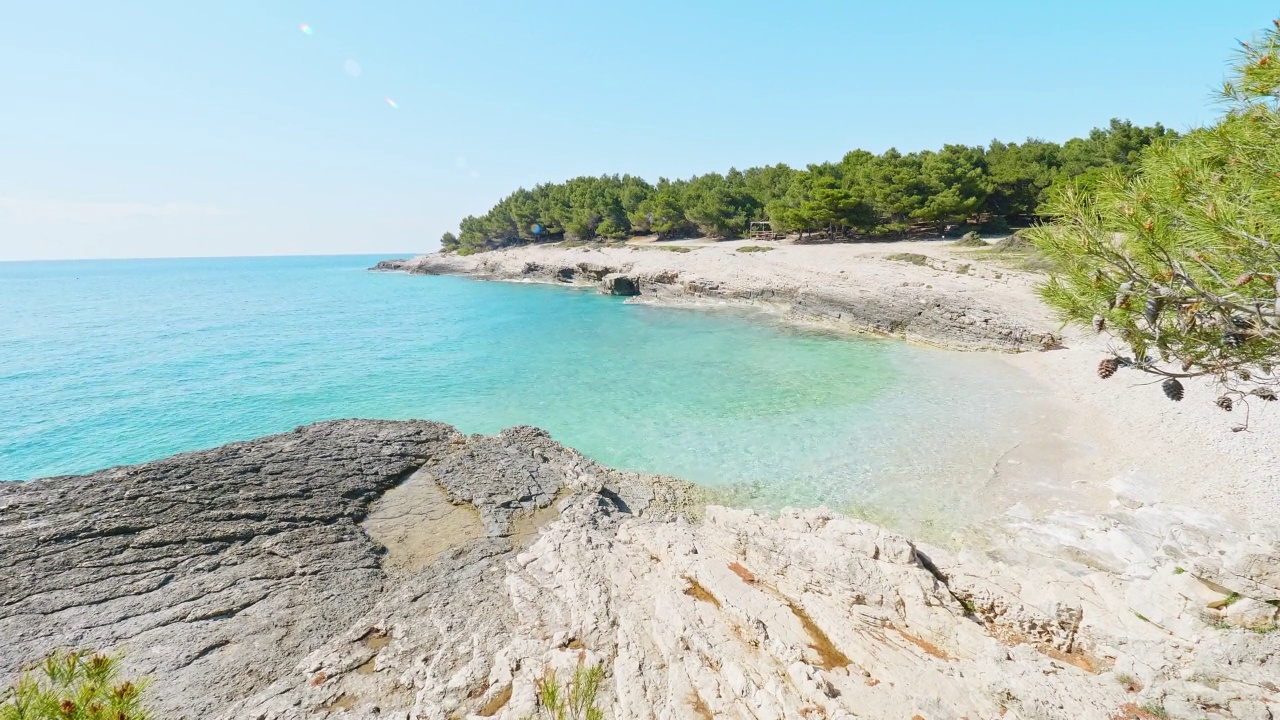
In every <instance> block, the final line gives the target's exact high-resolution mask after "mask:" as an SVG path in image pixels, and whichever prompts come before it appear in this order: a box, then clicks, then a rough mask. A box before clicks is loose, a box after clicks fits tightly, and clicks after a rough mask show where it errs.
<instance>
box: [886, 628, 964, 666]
mask: <svg viewBox="0 0 1280 720" xmlns="http://www.w3.org/2000/svg"><path fill="white" fill-rule="evenodd" d="M890 627H893V626H890ZM893 629H894V630H897V631H898V634H899V635H901V636H902V639H903V640H906V641H907V642H909V643H911V644H912V645H915V646H916V647H918V648H920V649H921V650H923V651H924V653H925V654H926V655H930V656H932V657H936V658H938V659H939V660H947V661H950V660H954V659H955V658H952V657H951V655H950V654H949V653H948V652H947V651H946V650H943V649H942V648H940V647H938V646H937V645H934V644H933V643H931V642H929V641H928V640H925V639H924V638H922V637H919V636H917V635H912V634H911V633H909V632H907V631H905V630H903V629H901V628H898V627H893Z"/></svg>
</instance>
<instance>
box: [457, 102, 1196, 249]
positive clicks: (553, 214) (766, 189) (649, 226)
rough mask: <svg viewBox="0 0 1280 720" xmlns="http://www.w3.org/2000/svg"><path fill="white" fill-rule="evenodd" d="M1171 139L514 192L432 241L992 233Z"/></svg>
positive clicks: (1093, 136) (1128, 135) (1094, 135)
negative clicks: (965, 228) (771, 232)
mask: <svg viewBox="0 0 1280 720" xmlns="http://www.w3.org/2000/svg"><path fill="white" fill-rule="evenodd" d="M1170 137H1172V135H1171V134H1170V133H1169V132H1167V131H1166V130H1165V129H1164V128H1163V127H1161V126H1159V125H1156V126H1154V127H1152V128H1140V127H1135V126H1134V125H1133V124H1132V123H1129V122H1127V121H1120V120H1112V121H1111V124H1110V126H1109V127H1107V128H1105V129H1095V130H1094V131H1093V132H1091V133H1090V134H1089V136H1088V137H1087V138H1077V139H1075V140H1070V141H1068V142H1067V144H1066V145H1062V146H1059V145H1057V144H1056V143H1051V142H1046V141H1043V140H1027V141H1026V142H1025V143H1023V144H1021V145H1018V144H1012V143H1010V144H1006V143H1002V142H999V141H992V143H991V146H990V147H989V148H982V147H970V146H966V145H947V146H944V147H943V148H942V149H941V150H938V151H924V152H917V153H908V154H905V155H904V154H902V153H900V152H898V151H897V150H893V149H891V150H889V151H887V152H885V153H883V154H881V155H874V154H872V153H869V152H866V151H864V150H855V151H853V152H850V153H848V154H847V155H845V156H844V158H842V159H841V160H840V162H838V163H823V164H821V165H810V166H809V167H808V168H807V169H804V170H797V169H793V168H790V167H788V166H786V165H781V164H780V165H771V166H765V167H758V168H750V169H748V170H745V171H738V170H732V169H731V170H730V171H729V172H728V173H725V174H724V175H721V174H719V173H710V174H707V175H700V176H696V177H693V178H690V179H688V180H668V179H666V178H662V179H659V180H658V183H657V185H650V184H649V183H647V182H645V181H644V180H642V179H640V178H637V177H634V176H631V175H622V176H618V175H605V176H602V177H598V178H597V177H578V178H573V179H572V180H568V181H565V182H563V183H546V184H542V185H538V186H537V187H535V188H533V189H532V190H525V189H523V188H521V189H519V190H517V191H516V192H514V193H512V194H511V195H509V196H508V197H506V198H503V199H502V200H500V201H499V202H498V204H497V205H495V206H494V207H493V208H492V209H491V210H489V212H488V213H486V214H485V215H483V216H481V217H475V216H468V217H466V218H463V220H462V221H461V222H460V223H459V233H458V236H457V237H456V238H455V237H453V236H452V235H451V234H448V235H446V238H451V239H449V240H448V241H447V242H446V239H445V238H442V239H441V245H442V247H443V248H444V249H446V250H452V251H456V252H458V253H460V254H467V253H471V252H479V251H482V250H491V249H496V248H502V247H507V246H510V245H520V244H526V243H537V242H560V241H563V240H570V241H573V242H591V241H595V240H598V239H615V240H621V239H625V238H627V237H629V236H631V235H637V234H641V235H643V234H657V235H658V236H659V237H661V238H664V239H669V238H679V237H691V236H700V235H701V236H713V237H726V238H735V237H741V236H742V235H744V234H745V233H747V231H748V230H749V229H750V225H751V223H752V222H755V221H760V220H768V221H769V222H771V223H772V224H773V228H774V229H775V230H777V231H779V232H789V233H798V234H799V235H800V236H801V237H803V236H805V235H808V234H811V233H820V234H822V235H824V236H826V237H829V238H857V237H866V236H877V237H879V236H886V235H895V234H899V233H906V232H939V231H943V230H945V229H946V228H947V227H948V226H951V225H957V224H964V223H966V222H970V221H973V222H981V223H983V224H984V227H991V228H993V231H999V230H1001V229H1002V228H1007V227H1008V226H1009V225H1010V224H1015V225H1026V224H1027V223H1029V222H1031V221H1032V220H1034V219H1036V218H1037V213H1039V212H1040V210H1039V208H1040V205H1041V203H1042V201H1043V200H1044V197H1045V195H1046V193H1047V191H1048V189H1049V188H1051V187H1059V186H1065V185H1067V184H1069V182H1070V181H1072V180H1073V179H1076V178H1079V177H1082V176H1090V177H1092V176H1094V175H1098V174H1099V173H1101V172H1102V171H1103V170H1105V169H1107V168H1121V169H1122V170H1126V171H1127V169H1128V168H1130V167H1131V166H1132V163H1133V162H1134V161H1135V159H1136V158H1137V156H1138V152H1139V151H1140V150H1141V149H1142V148H1144V147H1146V146H1147V145H1149V144H1151V143H1152V142H1155V141H1158V140H1162V139H1166V138H1170Z"/></svg>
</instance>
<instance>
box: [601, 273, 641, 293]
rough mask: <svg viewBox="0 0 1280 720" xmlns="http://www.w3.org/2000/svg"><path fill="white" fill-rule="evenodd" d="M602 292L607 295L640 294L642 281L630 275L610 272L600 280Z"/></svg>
mask: <svg viewBox="0 0 1280 720" xmlns="http://www.w3.org/2000/svg"><path fill="white" fill-rule="evenodd" d="M600 292H602V293H604V294H606V295H624V296H630V295H639V294H640V282H639V281H638V280H637V279H636V278H634V277H631V276H630V275H624V274H622V273H609V274H608V275H605V276H604V279H602V280H601V281H600Z"/></svg>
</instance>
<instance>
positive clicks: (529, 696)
mask: <svg viewBox="0 0 1280 720" xmlns="http://www.w3.org/2000/svg"><path fill="white" fill-rule="evenodd" d="M1114 489H1115V492H1116V501H1115V502H1114V503H1113V504H1112V506H1111V507H1110V509H1109V510H1108V511H1106V512H1104V513H1100V514H1080V513H1066V512H1058V513H1052V514H1049V515H1047V516H1043V517H1031V516H1029V515H1026V514H1022V513H1018V512H1012V513H1010V514H1009V515H1007V516H1005V517H1002V518H1000V519H999V520H997V521H993V522H990V523H986V524H984V525H982V526H979V527H974V528H971V529H969V530H968V531H967V532H965V533H963V534H962V535H961V536H959V537H958V538H957V540H956V543H955V544H954V545H953V546H951V547H948V548H945V549H944V548H938V547H933V546H928V545H924V544H921V543H915V542H912V541H911V540H909V539H908V538H905V537H902V536H900V535H898V534H896V533H894V532H891V531H889V530H886V529H884V528H880V527H877V526H875V525H871V524H869V523H866V522H862V521H858V520H853V519H850V518H847V517H844V516H842V515H840V514H837V513H834V512H830V511H827V510H822V509H815V510H803V511H787V512H783V513H782V514H781V515H779V516H776V517H770V516H764V515H760V514H756V513H753V512H750V511H745V510H735V509H730V508H725V507H718V506H715V505H710V506H707V505H706V504H705V499H704V497H703V496H702V494H701V493H699V492H698V491H697V490H696V489H695V488H693V487H691V486H689V485H687V484H685V483H682V482H680V481H678V480H674V479H671V478H664V477H657V476H646V475H640V474H636V473H627V472H619V471H616V470H612V469H609V468H606V467H602V466H600V465H598V464H596V463H594V462H592V461H590V460H588V459H586V458H583V457H582V456H580V455H579V454H578V453H576V452H574V451H573V450H571V449H568V448H564V447H562V446H561V445H559V444H557V443H556V442H554V441H553V440H552V439H551V438H550V437H549V436H547V435H546V434H545V433H543V432H542V431H539V430H537V429H534V428H512V429H510V430H507V431H505V432H503V433H502V434H500V435H498V436H492V437H484V436H469V437H468V436H465V435H463V434H461V433H459V432H457V431H456V430H454V429H453V428H451V427H449V426H447V425H443V424H440V423H432V422H417V421H413V422H382V421H340V422H328V423H321V424H318V425H312V426H308V427H304V428H300V429H298V430H296V431H294V432H292V433H286V434H283V435H277V436H272V437H268V438H263V439H260V440H255V441H251V442H245V443H238V444H233V445H229V446H226V447H223V448H218V449H215V450H208V451H202V452H195V453H188V454H184V455H179V456H176V457H173V458H170V459H167V460H161V461H157V462H153V463H148V464H145V465H140V466H135V467H126V468H117V469H112V470H105V471H102V472H99V473H95V474H92V475H88V476H83V477H60V478H49V479H44V480H37V481H32V482H28V483H8V484H3V485H0V569H2V570H3V572H0V632H3V636H4V637H5V640H6V641H5V643H4V645H3V646H0V677H2V679H4V680H9V679H11V678H12V677H13V675H14V674H15V673H16V672H17V671H19V670H20V669H21V667H23V666H24V664H27V663H30V662H32V661H34V660H37V659H39V658H40V657H41V656H42V655H43V654H44V653H46V652H49V651H51V650H53V649H55V648H59V647H95V648H101V649H107V650H113V651H117V652H120V653H122V654H123V656H124V658H125V663H126V665H127V667H128V669H129V671H130V672H133V673H137V674H142V675H146V676H149V677H150V678H152V679H153V681H154V684H153V685H152V686H151V688H150V690H149V693H150V697H151V698H152V700H153V702H154V704H155V705H156V707H157V709H158V710H159V711H160V712H161V713H162V715H163V716H164V717H174V718H177V717H185V718H260V719H263V720H266V719H269V718H323V717H351V718H439V719H441V720H444V719H445V718H475V717H496V718H509V719H514V718H520V717H523V716H525V715H528V714H530V713H531V712H532V711H533V710H534V697H535V683H536V682H537V681H538V680H539V679H540V678H541V677H543V676H544V674H545V673H546V672H547V670H548V669H553V668H558V669H560V670H561V671H562V672H561V675H562V676H563V675H564V672H565V671H567V670H569V669H571V668H572V667H574V666H575V665H577V664H578V663H581V662H585V663H589V664H596V663H598V664H601V665H603V667H604V669H605V671H606V680H605V683H604V687H603V689H602V692H601V695H600V703H601V704H602V705H603V706H604V708H605V709H606V711H607V712H608V714H609V716H611V717H614V718H652V717H668V718H686V717H687V718H719V717H735V718H736V717H755V718H821V717H825V718H855V717H856V718H912V717H919V718H928V719H931V720H932V719H935V718H937V719H941V718H961V717H967V718H996V717H1006V718H1064V719H1065V718H1071V719H1076V718H1108V719H1109V718H1153V717H1163V716H1165V715H1167V716H1169V717H1175V718H1203V717H1206V716H1211V717H1238V718H1259V719H1261V718H1271V717H1278V716H1280V632H1273V631H1274V630H1275V627H1276V622H1277V606H1278V605H1280V549H1278V548H1277V544H1276V541H1275V539H1274V537H1273V536H1268V535H1263V534H1257V533H1250V532H1248V531H1247V530H1246V529H1244V527H1243V526H1241V525H1238V524H1235V523H1233V522H1232V521H1231V520H1229V519H1227V518H1224V517H1223V516H1221V515H1219V514H1216V513H1214V512H1210V511H1206V510H1203V509H1192V508H1187V507H1183V506H1177V505H1170V504H1166V503H1162V502H1159V501H1157V500H1155V499H1153V498H1152V497H1151V495H1150V493H1149V491H1148V490H1147V489H1144V488H1142V487H1141V486H1140V485H1132V484H1125V483H1118V484H1116V485H1115V488H1114Z"/></svg>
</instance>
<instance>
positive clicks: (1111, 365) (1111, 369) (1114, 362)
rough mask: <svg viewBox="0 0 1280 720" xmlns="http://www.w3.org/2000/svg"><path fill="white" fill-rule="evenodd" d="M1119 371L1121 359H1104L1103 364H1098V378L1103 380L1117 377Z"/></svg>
mask: <svg viewBox="0 0 1280 720" xmlns="http://www.w3.org/2000/svg"><path fill="white" fill-rule="evenodd" d="M1119 369H1120V358H1113V357H1109V358H1103V359H1102V362H1100V363H1098V377H1100V378H1102V379H1103V380H1106V379H1107V378H1109V377H1111V376H1112V375H1115V374H1116V371H1117V370H1119Z"/></svg>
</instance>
